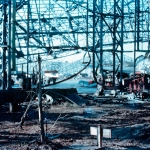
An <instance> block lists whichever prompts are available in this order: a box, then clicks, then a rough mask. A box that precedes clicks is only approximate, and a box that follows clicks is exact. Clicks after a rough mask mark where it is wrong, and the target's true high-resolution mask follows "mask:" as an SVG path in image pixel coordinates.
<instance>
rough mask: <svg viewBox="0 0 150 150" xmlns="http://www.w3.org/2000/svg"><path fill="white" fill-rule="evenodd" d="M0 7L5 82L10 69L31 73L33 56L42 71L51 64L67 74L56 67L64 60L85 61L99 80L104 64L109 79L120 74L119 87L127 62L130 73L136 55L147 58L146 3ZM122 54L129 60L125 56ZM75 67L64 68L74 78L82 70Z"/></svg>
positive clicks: (72, 1)
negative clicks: (130, 66)
mask: <svg viewBox="0 0 150 150" xmlns="http://www.w3.org/2000/svg"><path fill="white" fill-rule="evenodd" d="M0 3H1V7H0V12H1V21H0V24H1V27H0V28H1V32H0V36H1V44H0V45H1V54H2V55H1V56H2V57H1V59H2V63H1V64H2V74H3V78H4V80H5V81H6V80H7V79H8V81H9V79H10V77H11V72H12V71H11V70H13V71H17V70H19V69H20V68H23V70H24V71H25V72H26V73H27V74H31V73H32V71H33V68H34V69H35V68H36V65H37V58H38V55H40V56H41V58H42V60H43V62H44V63H42V65H43V66H42V69H43V71H44V70H46V69H50V68H51V67H52V65H51V64H52V63H53V62H57V63H56V64H58V63H59V64H60V65H56V66H55V67H54V68H55V69H57V70H60V71H61V72H63V70H65V71H66V70H67V69H64V68H65V65H63V63H62V62H63V61H68V60H67V58H68V57H67V56H71V55H73V56H74V58H72V59H74V60H76V59H77V57H79V55H82V56H83V58H84V57H86V60H87V62H86V65H87V64H88V65H89V64H92V66H93V75H94V78H95V80H96V77H95V76H96V74H97V68H99V70H100V71H99V72H100V73H101V74H102V75H103V68H104V66H105V65H110V66H112V71H113V80H115V73H116V72H117V71H118V70H117V69H118V68H119V69H120V72H121V77H120V83H121V82H122V72H123V70H124V67H125V64H127V63H130V62H131V61H133V64H134V69H133V72H135V67H136V61H135V60H136V58H137V55H136V54H137V53H138V52H143V53H149V43H150V42H149V6H148V3H149V1H148V0H135V1H134V0H103V1H102V0H1V1H0ZM131 45H132V46H131ZM128 47H129V48H128ZM127 53H131V55H133V59H131V58H130V57H127V56H126V57H125V55H126V54H127ZM83 54H84V55H83ZM83 62H84V60H83ZM77 64H78V65H76V67H71V63H70V65H66V67H67V66H68V67H69V68H72V69H69V70H71V72H73V71H74V72H75V73H76V72H79V71H80V70H82V68H84V67H83V64H82V62H81V64H80V63H79V62H78V61H77ZM58 66H59V67H58ZM84 66H85V64H84ZM62 67H63V68H62ZM74 68H76V69H75V70H74ZM6 72H7V74H8V75H7V77H6ZM113 83H114V82H113ZM9 85H10V84H9V83H8V88H9ZM4 88H5V87H4Z"/></svg>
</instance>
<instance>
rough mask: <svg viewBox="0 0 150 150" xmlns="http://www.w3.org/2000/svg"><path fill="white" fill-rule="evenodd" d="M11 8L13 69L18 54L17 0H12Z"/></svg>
mask: <svg viewBox="0 0 150 150" xmlns="http://www.w3.org/2000/svg"><path fill="white" fill-rule="evenodd" d="M11 6H12V8H11V11H12V12H11V49H12V70H14V71H15V70H16V56H15V54H16V53H15V31H16V28H15V25H16V0H12V5H11Z"/></svg>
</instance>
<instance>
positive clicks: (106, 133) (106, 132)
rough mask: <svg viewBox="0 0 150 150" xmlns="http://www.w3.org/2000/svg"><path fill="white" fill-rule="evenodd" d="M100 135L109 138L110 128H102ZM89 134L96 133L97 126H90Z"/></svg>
mask: <svg viewBox="0 0 150 150" xmlns="http://www.w3.org/2000/svg"><path fill="white" fill-rule="evenodd" d="M102 131H103V133H102V137H104V138H111V129H103V130H102ZM90 134H91V135H97V127H90Z"/></svg>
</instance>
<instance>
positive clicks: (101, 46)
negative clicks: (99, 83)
mask: <svg viewBox="0 0 150 150" xmlns="http://www.w3.org/2000/svg"><path fill="white" fill-rule="evenodd" d="M100 13H101V22H100V72H101V74H102V78H103V80H104V74H103V0H102V1H101V12H100ZM103 84H104V82H103Z"/></svg>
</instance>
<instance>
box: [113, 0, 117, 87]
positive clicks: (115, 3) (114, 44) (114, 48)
mask: <svg viewBox="0 0 150 150" xmlns="http://www.w3.org/2000/svg"><path fill="white" fill-rule="evenodd" d="M116 5H117V2H116V0H114V26H113V50H112V53H113V86H115V71H116V62H115V61H116V59H115V58H116V55H115V53H116Z"/></svg>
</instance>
